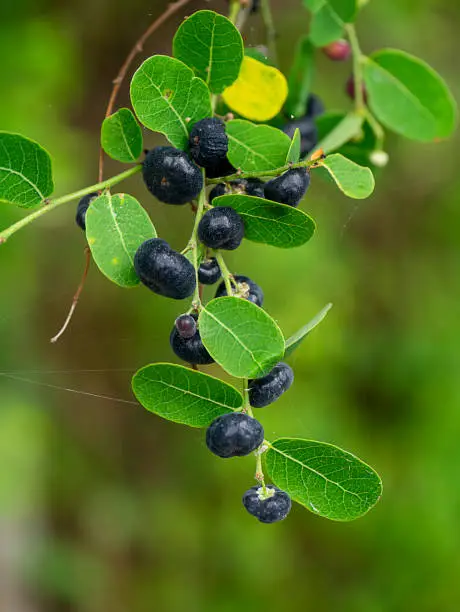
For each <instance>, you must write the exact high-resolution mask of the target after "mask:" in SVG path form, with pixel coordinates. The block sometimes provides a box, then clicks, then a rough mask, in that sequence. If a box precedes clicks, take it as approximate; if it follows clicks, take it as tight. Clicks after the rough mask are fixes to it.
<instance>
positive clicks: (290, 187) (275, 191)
mask: <svg viewBox="0 0 460 612" xmlns="http://www.w3.org/2000/svg"><path fill="white" fill-rule="evenodd" d="M309 184H310V175H309V174H308V172H307V171H306V169H305V168H292V169H291V170H288V171H287V172H285V173H284V174H282V175H281V176H278V177H277V178H275V179H273V180H272V181H268V183H265V197H266V198H267V199H268V200H273V201H274V202H280V203H281V204H287V205H288V206H294V207H295V206H298V205H299V202H300V200H301V199H302V198H303V196H304V195H305V192H306V191H307V189H308V185H309Z"/></svg>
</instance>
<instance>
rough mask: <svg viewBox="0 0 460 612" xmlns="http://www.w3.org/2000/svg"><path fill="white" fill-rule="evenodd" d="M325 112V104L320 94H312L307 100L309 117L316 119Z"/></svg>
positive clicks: (306, 110)
mask: <svg viewBox="0 0 460 612" xmlns="http://www.w3.org/2000/svg"><path fill="white" fill-rule="evenodd" d="M323 113H324V104H323V101H322V100H321V98H320V97H319V96H317V95H316V94H313V93H312V94H310V95H309V96H308V100H307V108H306V109H305V114H306V116H307V117H310V118H311V119H314V118H315V117H319V116H320V115H322V114H323Z"/></svg>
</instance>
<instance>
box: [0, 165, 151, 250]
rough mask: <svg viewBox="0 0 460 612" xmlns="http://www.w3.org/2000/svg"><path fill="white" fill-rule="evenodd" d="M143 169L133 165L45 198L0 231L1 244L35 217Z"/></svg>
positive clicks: (107, 187)
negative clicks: (28, 212)
mask: <svg viewBox="0 0 460 612" xmlns="http://www.w3.org/2000/svg"><path fill="white" fill-rule="evenodd" d="M141 170H142V165H141V164H139V165H136V166H133V167H132V168H130V169H129V170H125V171H124V172H121V173H120V174H117V175H116V176H112V178H109V179H107V180H105V181H101V182H100V183H96V184H95V185H91V186H90V187H85V189H80V190H79V191H74V192H73V193H69V194H67V195H64V196H61V197H60V198H55V199H52V200H45V202H44V203H43V206H42V207H41V208H39V209H38V210H36V211H35V212H33V213H32V214H30V215H27V217H24V218H23V219H21V220H20V221H17V222H16V223H14V224H13V225H10V227H8V228H7V229H6V230H3V232H0V244H3V243H4V242H6V241H7V240H8V238H10V236H12V235H13V234H15V233H16V232H18V231H19V230H20V229H22V228H23V227H27V226H28V225H29V224H30V223H32V222H33V221H35V219H39V218H40V217H42V216H43V215H46V214H47V213H49V212H51V211H52V210H54V209H55V208H57V207H58V206H61V204H67V203H68V202H73V201H74V200H79V199H80V198H82V197H83V196H85V195H89V194H90V193H92V192H94V191H103V190H104V189H109V188H110V187H113V186H115V185H118V183H121V182H122V181H124V180H125V179H127V178H129V177H130V176H133V175H134V174H138V173H139V172H141Z"/></svg>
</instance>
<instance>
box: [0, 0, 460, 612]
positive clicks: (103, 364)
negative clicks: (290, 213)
mask: <svg viewBox="0 0 460 612" xmlns="http://www.w3.org/2000/svg"><path fill="white" fill-rule="evenodd" d="M164 4H165V3H164V2H157V1H154V0H150V1H146V0H131V1H130V2H126V1H122V0H117V1H114V0H110V1H108V0H82V1H81V2H78V3H77V2H70V1H69V0H65V1H64V0H59V1H58V0H15V1H14V2H12V1H10V0H1V1H0V57H1V58H2V59H1V62H0V83H1V95H0V129H5V130H11V131H18V132H20V133H23V134H25V135H28V136H30V137H32V138H35V139H37V140H38V141H39V142H41V143H42V144H43V145H45V146H46V147H47V148H48V149H49V150H50V151H51V153H52V155H53V158H54V164H55V171H56V183H57V193H58V194H64V193H67V192H69V191H71V190H73V189H77V188H80V187H83V186H85V185H88V184H90V183H92V182H95V180H96V178H97V155H98V138H99V126H100V122H101V119H102V117H103V114H104V108H105V104H106V101H107V98H108V95H109V92H110V81H111V79H112V78H113V77H114V76H115V74H116V72H117V70H118V66H119V65H120V63H121V62H122V60H123V58H124V56H125V55H126V52H127V50H128V49H129V48H130V46H131V44H132V42H133V41H134V40H135V38H136V37H137V35H138V34H139V33H140V32H141V31H142V30H143V29H144V28H145V27H146V25H147V24H148V23H149V22H150V21H151V20H152V19H153V18H154V16H155V15H157V14H159V13H160V12H161V8H162V6H164ZM273 4H274V5H275V13H276V20H277V23H278V29H279V34H280V38H279V48H280V55H281V59H282V64H283V67H285V68H286V67H287V66H288V65H289V61H290V57H291V53H292V49H293V42H294V40H295V39H296V38H297V37H298V36H300V35H301V34H302V33H303V32H305V31H306V28H307V23H308V20H307V16H306V12H305V11H303V9H302V8H301V7H300V6H299V5H300V0H299V1H297V0H283V2H278V1H277V0H276V1H275V2H274V3H273ZM191 6H192V7H193V8H200V7H204V6H207V7H210V8H216V10H224V7H225V3H224V2H221V1H218V0H216V1H215V2H210V3H204V2H201V3H200V2H192V4H191ZM181 18H182V15H181V16H178V17H176V18H174V19H173V20H172V21H170V22H169V23H168V25H167V26H166V27H165V28H164V29H163V31H162V32H161V33H160V34H158V35H155V36H154V37H153V39H152V40H151V41H150V42H149V44H148V45H147V48H146V50H145V55H144V56H147V55H148V54H151V53H155V52H160V53H168V52H170V48H171V37H172V34H173V32H174V29H175V27H177V24H178V23H180V19H181ZM459 27H460V5H459V4H458V2H457V1H456V0H430V1H420V0H390V1H383V0H373V1H371V2H370V4H369V6H368V7H367V8H366V10H365V11H364V12H363V14H362V17H361V19H360V21H359V31H360V35H361V39H362V42H363V47H364V49H365V50H367V51H371V50H373V49H375V48H378V47H381V46H393V47H399V48H402V49H404V50H405V51H409V52H411V53H414V54H416V55H419V56H421V57H423V58H424V59H426V60H427V61H428V62H429V63H431V64H432V65H433V66H434V67H435V68H436V69H438V70H439V71H440V72H441V74H443V75H444V76H445V78H446V79H447V81H448V82H449V83H450V85H451V86H452V88H453V90H454V93H455V94H456V95H457V96H458V93H459V88H460V82H459V81H458V31H459ZM247 36H248V40H249V42H251V43H257V42H260V40H261V39H262V37H263V28H261V26H260V24H259V22H258V20H257V19H252V20H251V22H250V24H249V28H248V29H247ZM318 59H319V63H318V71H317V75H316V79H315V90H316V91H317V92H319V93H320V94H321V95H322V96H323V98H324V100H325V102H326V104H327V106H328V108H330V109H340V108H343V107H347V105H348V104H349V101H348V100H347V99H346V97H345V95H344V94H343V83H344V81H345V80H346V78H347V77H348V74H349V71H350V66H349V65H345V66H344V65H337V64H333V63H331V62H328V61H327V60H326V59H324V58H323V57H319V58H318ZM126 101H127V87H125V88H124V89H123V93H122V96H121V99H120V102H125V103H126ZM153 142H155V141H154V140H153V139H152V138H151V136H149V137H147V144H148V145H151V144H152V143H153ZM458 145H459V141H458V137H456V138H454V139H452V140H451V141H450V142H443V143H437V144H432V145H420V144H417V143H411V142H408V141H404V140H402V139H399V138H397V137H391V138H389V140H388V152H389V154H390V163H389V165H388V167H387V168H386V169H385V170H384V171H383V172H381V174H380V176H378V177H377V178H378V181H377V190H376V194H375V195H374V196H373V197H372V198H371V199H369V200H366V201H363V202H357V201H353V200H347V199H346V198H344V197H342V196H341V195H340V194H339V193H338V192H336V191H335V190H334V189H333V187H332V186H330V185H326V184H322V183H321V182H320V181H319V180H318V181H315V184H314V185H313V187H312V188H311V190H310V191H309V193H308V196H307V198H306V200H305V202H304V204H303V208H304V209H305V210H306V211H307V212H309V213H310V214H311V215H312V216H313V217H314V218H315V219H316V220H317V223H318V232H317V235H316V237H315V238H314V240H312V242H310V243H309V244H308V245H306V246H305V247H303V248H299V249H293V250H287V251H284V250H276V249H274V248H271V247H264V246H262V245H257V244H251V243H245V244H244V245H243V246H242V248H241V249H239V250H238V252H237V253H235V254H232V255H231V257H230V258H229V261H230V262H231V266H232V270H233V271H234V272H236V273H239V274H247V275H249V276H251V277H252V278H254V280H256V281H257V282H259V283H260V284H261V285H262V286H263V287H264V290H265V292H266V307H267V309H268V310H269V312H270V313H271V314H272V315H273V316H274V317H275V318H276V319H277V320H278V321H279V323H280V325H281V326H282V328H283V330H284V331H285V333H286V334H287V335H289V334H291V333H292V332H294V331H295V330H296V329H297V328H298V327H300V326H301V325H302V324H304V323H305V322H306V321H307V320H308V319H309V318H311V316H313V315H314V314H315V313H316V312H317V311H318V310H319V309H320V308H322V307H323V306H324V304H325V303H327V302H328V301H332V302H334V308H333V310H332V311H331V313H330V314H329V316H328V318H327V319H326V321H325V322H324V323H323V324H322V325H321V327H320V328H318V329H317V330H316V331H315V332H314V334H313V335H312V336H311V337H310V338H309V340H308V341H307V342H306V343H305V344H304V345H303V347H302V349H301V350H299V351H298V353H297V354H296V356H295V357H294V358H293V362H292V363H293V366H294V368H295V372H296V381H295V385H294V387H293V389H292V390H291V391H290V392H289V393H288V394H286V395H285V396H284V397H283V399H282V400H281V401H279V402H278V403H277V404H276V405H274V406H272V407H271V408H268V409H266V410H265V411H264V412H263V415H262V417H263V423H264V426H265V429H266V434H267V437H269V438H272V439H273V438H275V437H277V436H282V435H300V436H304V437H308V438H309V437H311V438H316V439H319V440H324V441H328V442H333V443H336V444H338V445H339V446H341V447H343V448H345V449H347V450H351V451H352V452H355V453H356V454H357V455H358V456H360V457H362V458H363V459H365V460H366V461H368V462H369V463H370V464H371V465H373V466H374V467H375V468H376V469H377V470H378V471H379V472H380V474H381V475H382V477H383V479H384V485H385V491H384V496H383V498H382V500H381V502H380V504H379V505H378V506H377V507H376V508H375V509H374V510H373V511H372V512H371V513H369V514H368V515H367V516H366V517H365V518H363V519H361V520H359V521H356V522H355V523H350V524H340V523H331V522H328V521H326V520H324V519H320V518H318V517H316V516H314V515H312V514H311V513H309V512H308V511H306V510H305V509H303V508H301V507H295V508H294V509H293V511H292V513H291V516H290V517H289V519H288V520H287V521H285V522H283V523H280V524H278V525H271V526H264V525H261V524H259V523H257V522H256V521H255V520H254V519H253V518H252V517H250V516H249V515H248V514H246V512H245V511H244V509H243V508H242V506H241V502H240V498H241V495H242V494H243V492H244V491H245V490H246V488H248V487H249V486H251V485H252V483H253V481H252V475H253V459H252V458H249V459H243V460H240V461H219V460H218V459H217V458H215V457H213V456H211V455H210V454H209V453H208V451H207V449H206V447H205V445H204V440H203V433H202V432H200V431H196V430H189V429H186V428H185V427H180V426H178V425H174V424H172V423H168V422H163V421H162V420H160V419H158V418H156V417H154V416H153V415H151V414H149V413H147V412H145V411H144V410H143V409H142V408H140V407H137V406H135V405H132V404H129V403H128V404H124V403H121V402H114V401H109V400H103V399H98V398H93V397H91V396H85V395H82V394H75V393H70V392H66V391H64V390H57V389H53V388H49V387H45V386H38V385H35V384H31V383H27V382H23V381H18V380H11V379H7V378H4V377H0V539H1V547H0V607H1V608H2V610H3V609H4V610H5V611H6V612H23V611H24V612H29V611H30V610H33V611H37V612H38V611H40V612H42V611H43V612H45V611H46V612H54V611H59V612H61V611H62V612H64V611H72V612H73V611H78V612H106V611H110V612H118V611H120V612H121V611H123V612H124V611H126V610H129V611H133V612H143V611H149V612H151V611H153V610H158V611H161V612H162V611H166V612H170V611H171V612H176V611H183V610H187V611H191V612H233V611H234V610H244V611H245V612H246V611H248V612H249V611H251V612H252V611H256V612H259V611H260V612H262V611H264V612H265V611H267V610H270V611H272V610H273V611H275V610H292V611H294V612H300V611H302V612H303V611H304V610H315V611H316V612H318V611H323V610H325V611H332V610H334V611H336V610H338V611H340V612H357V611H366V612H407V611H412V610H417V611H420V612H431V611H436V612H437V611H440V610H442V611H455V610H458V599H459V596H460V587H459V581H458V576H459V572H460V555H459V548H460V536H459V532H460V529H459V522H460V477H459V470H460V445H459V430H460V384H459V374H458V372H459V361H460V358H459V349H458V344H459V339H460V317H459V306H458V303H459V298H460V282H459V276H460V275H459V263H460V256H459V230H458V228H459V223H460V207H459V196H458V190H459V187H460V178H459V174H458V170H457V168H458V161H457V148H458ZM119 168H120V166H119V165H117V164H116V163H115V162H113V163H109V164H108V165H107V172H108V173H109V172H110V173H115V172H117V171H118V170H119ZM123 189H125V190H126V191H128V192H130V193H132V194H133V195H135V196H136V197H138V198H139V199H140V200H141V201H142V203H143V204H145V206H146V208H147V209H148V211H149V213H150V214H151V216H152V218H153V220H154V222H155V224H156V226H157V229H158V230H159V233H160V235H161V236H163V237H164V238H166V239H168V240H169V241H170V242H171V244H172V245H173V246H174V247H177V248H182V247H183V245H184V244H185V241H186V240H187V238H188V235H189V233H190V230H191V225H192V219H191V215H190V214H189V212H188V210H186V209H185V208H184V209H183V208H181V207H167V206H163V205H159V204H158V203H156V202H155V201H154V200H153V199H152V198H151V197H150V196H149V194H148V193H147V192H146V190H145V189H144V187H143V185H142V184H141V181H140V180H139V179H138V178H134V179H132V180H131V181H130V182H127V183H126V185H125V186H124V187H123ZM21 214H22V213H21V212H20V211H17V210H15V209H13V208H9V207H8V206H6V205H4V206H2V207H1V209H0V224H1V226H2V227H6V226H7V225H9V224H10V223H11V222H13V221H14V220H16V219H18V218H20V216H21ZM73 217H74V205H73V204H71V205H67V206H63V207H62V208H61V209H59V210H58V211H56V212H55V213H53V214H50V215H49V216H47V217H45V218H43V219H42V220H41V221H39V222H37V223H36V225H35V226H29V227H28V228H26V229H25V230H23V231H22V232H21V233H19V234H17V235H16V236H15V237H14V238H13V239H12V240H11V241H10V242H8V243H7V244H6V245H4V246H2V247H1V248H0V279H1V285H0V287H1V288H0V291H1V299H0V371H2V372H5V371H12V370H15V371H20V372H16V374H14V376H19V377H21V378H23V379H28V380H33V381H39V382H41V383H45V384H49V385H55V386H57V387H64V388H70V389H76V390H81V391H86V392H90V393H96V394H103V395H109V396H113V397H116V398H123V399H127V400H132V396H131V393H130V389H129V379H130V372H131V371H133V370H135V369H136V368H138V367H140V366H142V365H145V364H146V363H149V362H155V361H168V360H172V359H173V355H172V353H171V351H170V348H169V344H168V335H169V330H170V328H171V326H172V322H173V320H174V318H175V317H176V316H177V315H178V314H179V313H180V312H181V309H182V308H183V306H182V305H181V304H179V303H175V302H172V301H167V300H164V299H161V298H158V297H155V296H153V295H152V294H149V292H148V291H146V290H142V289H137V290H125V291H124V290H121V289H119V288H118V287H116V286H115V285H111V284H110V283H109V282H108V281H107V280H106V279H105V278H104V277H103V276H102V275H101V274H99V273H98V272H97V270H96V269H95V267H93V269H92V270H91V274H90V277H89V280H88V283H87V287H86V289H85V292H84V295H83V297H82V300H81V304H80V305H79V308H78V311H77V314H76V316H75V319H74V321H73V323H72V326H71V328H70V330H69V331H68V333H67V334H66V336H65V337H64V339H63V340H62V341H61V342H60V343H59V344H57V345H51V344H50V343H49V338H50V337H51V336H52V335H53V334H54V333H55V332H56V331H57V329H58V327H59V326H60V324H61V322H62V320H63V318H64V316H65V313H66V311H67V308H68V306H69V304H70V301H71V298H72V295H73V292H74V290H75V288H76V285H77V284H78V280H79V277H80V274H81V271H82V268H83V265H84V256H83V248H84V244H85V243H84V237H83V235H82V234H81V232H80V231H79V230H78V229H77V228H76V226H75V225H74V222H73ZM91 369H95V370H103V371H101V372H93V373H85V372H82V371H81V370H91ZM126 370H127V371H126ZM31 371H32V372H31ZM210 371H211V372H212V371H213V369H212V368H211V370H210ZM52 372H56V373H52ZM216 372H217V370H216Z"/></svg>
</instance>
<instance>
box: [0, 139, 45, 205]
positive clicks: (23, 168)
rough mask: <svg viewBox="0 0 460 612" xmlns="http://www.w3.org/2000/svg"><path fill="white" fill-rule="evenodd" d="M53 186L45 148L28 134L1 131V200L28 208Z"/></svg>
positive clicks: (40, 200) (36, 202) (42, 198)
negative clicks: (26, 136) (27, 136)
mask: <svg viewBox="0 0 460 612" xmlns="http://www.w3.org/2000/svg"><path fill="white" fill-rule="evenodd" d="M53 189H54V185H53V177H52V171H51V158H50V156H49V154H48V152H47V151H45V149H43V147H41V146H40V145H39V144H38V143H36V142H35V141H33V140H30V139H29V138H25V137H24V136H20V135H19V134H11V133H9V132H0V201H1V202H8V203H11V204H16V205H17V206H21V207H22V208H31V207H32V206H36V205H37V204H40V202H43V200H45V199H46V198H47V197H48V196H50V195H51V194H52V193H53Z"/></svg>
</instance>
